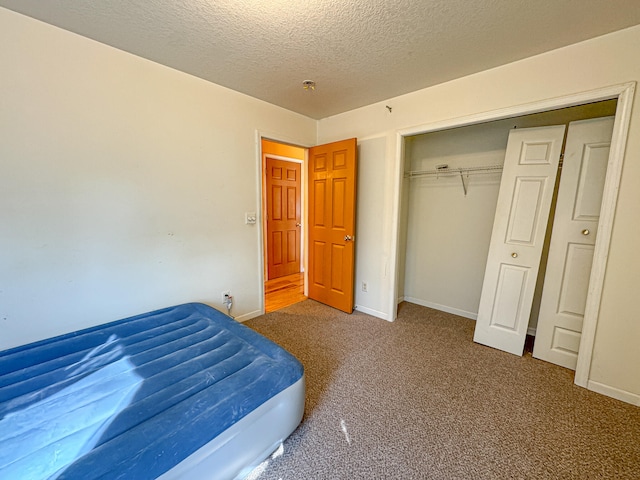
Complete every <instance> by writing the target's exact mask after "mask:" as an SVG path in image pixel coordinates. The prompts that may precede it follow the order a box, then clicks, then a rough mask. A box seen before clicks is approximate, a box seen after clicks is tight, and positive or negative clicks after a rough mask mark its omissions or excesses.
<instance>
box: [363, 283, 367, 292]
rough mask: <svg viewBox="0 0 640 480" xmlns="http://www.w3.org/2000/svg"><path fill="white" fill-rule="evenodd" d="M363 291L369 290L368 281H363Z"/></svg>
mask: <svg viewBox="0 0 640 480" xmlns="http://www.w3.org/2000/svg"><path fill="white" fill-rule="evenodd" d="M362 291H363V292H366V291H367V282H362Z"/></svg>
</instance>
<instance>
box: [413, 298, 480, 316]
mask: <svg viewBox="0 0 640 480" xmlns="http://www.w3.org/2000/svg"><path fill="white" fill-rule="evenodd" d="M404 301H405V302H409V303H415V304H416V305H421V306H423V307H429V308H433V309H434V310H440V311H441V312H447V313H453V314H454V315H458V316H460V317H465V318H469V319H471V320H477V319H478V313H477V312H467V311H466V310H460V309H459V308H453V307H448V306H447V305H440V304H439V303H433V302H427V301H425V300H420V299H419V298H414V297H404Z"/></svg>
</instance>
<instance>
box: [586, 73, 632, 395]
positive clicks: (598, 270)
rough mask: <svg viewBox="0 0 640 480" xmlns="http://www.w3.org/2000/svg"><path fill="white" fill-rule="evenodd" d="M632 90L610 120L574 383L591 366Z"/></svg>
mask: <svg viewBox="0 0 640 480" xmlns="http://www.w3.org/2000/svg"><path fill="white" fill-rule="evenodd" d="M634 91H635V84H633V83H632V84H627V86H626V88H625V89H624V90H623V91H622V92H620V96H619V97H618V105H617V107H616V117H615V120H614V123H613V134H612V136H611V148H610V151H609V163H608V164H607V175H606V177H605V181H604V190H603V192H602V206H601V207H600V219H599V222H598V236H597V238H596V244H595V248H594V251H593V264H592V266H591V276H590V277H589V291H588V293H587V303H586V305H585V312H584V320H583V322H582V335H581V338H580V347H579V349H578V363H577V365H576V376H575V383H576V385H580V386H581V387H586V386H587V382H588V381H589V373H590V370H591V357H592V355H593V346H594V343H595V337H596V327H597V325H598V316H599V314H600V301H601V299H602V289H603V286H604V276H605V272H606V269H607V260H608V258H609V247H610V245H611V234H612V232H613V219H614V217H615V212H616V204H617V203H618V190H619V188H620V179H621V177H622V164H623V162H624V152H625V149H626V146H627V135H628V133H629V123H630V122H631V107H632V105H633V94H634Z"/></svg>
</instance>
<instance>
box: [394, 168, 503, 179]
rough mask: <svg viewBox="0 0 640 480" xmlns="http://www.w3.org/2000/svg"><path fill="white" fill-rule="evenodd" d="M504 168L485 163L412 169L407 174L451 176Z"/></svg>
mask: <svg viewBox="0 0 640 480" xmlns="http://www.w3.org/2000/svg"><path fill="white" fill-rule="evenodd" d="M501 170H502V165H483V166H479V167H457V168H434V169H431V170H412V171H410V172H407V173H406V174H405V176H407V177H409V178H414V177H425V176H436V177H440V176H443V177H444V176H445V175H446V176H450V175H460V174H463V175H473V174H478V173H490V172H497V171H501Z"/></svg>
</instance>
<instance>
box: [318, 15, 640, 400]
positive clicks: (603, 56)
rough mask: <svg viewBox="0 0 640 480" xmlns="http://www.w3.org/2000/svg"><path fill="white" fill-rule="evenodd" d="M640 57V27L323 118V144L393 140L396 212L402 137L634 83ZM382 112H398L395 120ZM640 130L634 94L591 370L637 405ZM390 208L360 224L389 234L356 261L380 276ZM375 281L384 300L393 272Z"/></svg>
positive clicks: (388, 199) (389, 194)
mask: <svg viewBox="0 0 640 480" xmlns="http://www.w3.org/2000/svg"><path fill="white" fill-rule="evenodd" d="M639 51H640V26H636V27H633V28H629V29H626V30H622V31H619V32H615V33H612V34H609V35H606V36H603V37H599V38H596V39H592V40H588V41H585V42H581V43H578V44H576V45H572V46H569V47H565V48H562V49H558V50H554V51H552V52H548V53H545V54H542V55H538V56H535V57H531V58H529V59H525V60H522V61H518V62H514V63H511V64H508V65H504V66H501V67H498V68H495V69H491V70H487V71H484V72H480V73H478V74H475V75H471V76H468V77H463V78H460V79H457V80H454V81H451V82H447V83H444V84H441V85H437V86H434V87H431V88H427V89H424V90H420V91H418V92H414V93H411V94H408V95H404V96H401V97H397V98H393V99H389V100H386V101H384V102H380V103H376V104H373V105H369V106H367V107H363V108H360V109H357V110H353V111H350V112H346V113H344V114H341V115H337V116H334V117H330V118H327V119H324V120H321V121H320V123H319V127H318V135H319V138H318V140H319V142H320V143H323V142H330V141H334V140H337V139H340V138H349V137H358V138H360V139H363V138H370V137H384V138H386V142H385V146H384V152H385V159H386V161H385V163H384V165H379V164H378V163H376V167H375V168H376V169H377V175H379V176H383V177H384V178H385V188H384V190H383V191H381V192H380V194H381V195H384V203H385V205H390V204H391V205H392V204H393V202H395V201H396V198H395V192H394V185H395V183H394V182H395V178H396V177H395V172H396V168H397V165H396V155H395V152H396V148H397V138H398V137H397V132H398V131H399V130H402V129H408V128H409V127H413V126H418V125H426V124H431V123H435V122H441V121H445V120H448V119H454V118H459V117H465V116H469V115H474V114H479V113H482V112H489V111H493V110H498V109H502V108H508V107H512V106H514V105H523V104H527V103H530V102H536V101H541V100H546V99H551V98H555V97H560V96H563V95H570V94H575V93H578V92H584V91H588V90H593V89H597V88H602V87H605V86H609V85H615V84H620V83H624V82H629V81H637V80H638V79H640V62H639V61H638V52H639ZM385 105H389V106H391V107H392V109H393V111H392V113H389V112H388V110H387V109H386V108H385ZM639 123H640V101H639V100H638V95H636V97H635V100H634V108H633V113H632V119H631V126H630V133H629V137H628V142H627V151H626V155H625V162H624V169H623V172H622V180H621V185H620V191H619V196H618V205H617V210H616V214H615V224H614V228H613V236H612V241H611V249H610V253H609V259H608V267H607V273H606V278H605V284H604V290H603V297H602V302H601V309H600V315H599V322H598V329H597V332H596V338H595V345H594V352H593V357H592V368H591V370H590V380H591V381H592V382H596V383H598V384H601V385H603V386H604V388H606V389H608V391H609V392H613V391H614V390H618V391H620V392H622V394H621V395H630V396H631V397H633V398H635V399H636V400H638V401H640V349H638V345H640V321H639V320H638V318H639V317H638V313H637V306H636V303H635V297H636V296H637V290H638V285H640V253H638V250H637V244H638V238H640V221H639V220H638V215H637V208H638V205H640V161H638V159H639V158H640V126H639ZM360 163H361V165H366V164H367V162H366V158H361V159H360ZM365 188H366V187H365ZM371 188H372V189H373V188H375V189H378V188H379V186H378V185H375V186H373V187H371ZM393 210H394V209H393V208H391V209H389V210H385V212H383V215H384V216H382V218H380V212H377V211H375V212H374V211H370V210H368V208H367V206H366V205H360V206H359V211H358V215H359V216H360V217H362V216H365V217H368V218H369V219H371V220H370V221H373V220H372V219H373V218H378V219H379V220H378V221H380V222H382V224H383V225H384V226H385V229H384V232H385V235H384V236H382V237H380V238H379V239H378V241H377V242H376V244H375V245H372V246H370V249H369V251H370V252H374V253H373V254H371V255H370V256H367V257H365V258H363V256H361V255H360V256H359V258H360V262H369V263H370V264H373V265H375V266H376V267H375V269H376V270H377V271H379V272H388V266H387V265H384V263H388V259H389V258H390V256H391V255H392V253H391V249H392V247H393V245H394V242H395V239H394V238H393V229H392V228H391V225H392V223H393V222H392V219H391V218H390V216H392V215H393ZM372 268H373V267H372ZM374 281H375V282H378V283H379V284H380V285H381V287H380V290H381V291H383V292H387V291H389V290H390V289H391V288H392V285H393V283H394V282H393V281H392V274H391V272H389V273H388V274H387V275H380V276H379V277H378V278H377V279H373V280H370V282H371V283H373V282H374ZM364 306H365V307H366V306H367V305H364ZM384 313H385V314H386V315H389V316H390V315H392V303H391V302H387V304H386V307H385V308H384Z"/></svg>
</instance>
